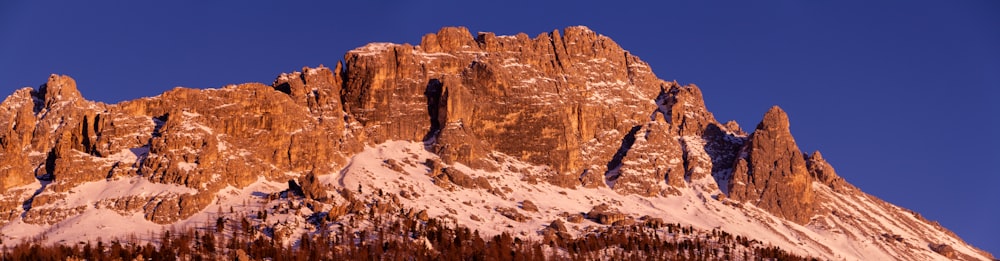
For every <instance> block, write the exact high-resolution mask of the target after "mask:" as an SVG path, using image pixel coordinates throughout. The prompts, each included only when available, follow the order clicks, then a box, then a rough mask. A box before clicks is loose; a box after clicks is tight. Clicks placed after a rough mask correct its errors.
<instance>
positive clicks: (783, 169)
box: [729, 106, 814, 224]
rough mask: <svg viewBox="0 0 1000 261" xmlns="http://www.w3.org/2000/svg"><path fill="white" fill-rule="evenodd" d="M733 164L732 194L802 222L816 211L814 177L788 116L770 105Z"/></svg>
mask: <svg viewBox="0 0 1000 261" xmlns="http://www.w3.org/2000/svg"><path fill="white" fill-rule="evenodd" d="M743 151H744V153H745V154H746V156H745V157H742V158H740V159H739V160H738V161H737V163H736V166H735V167H734V171H733V177H732V180H731V183H730V184H729V193H730V195H729V196H730V197H731V198H733V199H734V200H738V201H744V202H749V203H751V204H754V205H757V206H758V207H760V208H763V209H765V210H767V211H770V212H771V213H774V214H776V215H778V216H780V217H784V218H786V219H788V220H792V221H794V222H796V223H799V224H806V223H808V222H809V218H810V217H811V216H812V213H813V205H814V200H813V191H812V187H811V185H812V181H813V179H812V177H811V176H810V174H809V173H810V172H809V170H808V168H807V167H806V160H805V158H804V157H803V155H802V152H800V151H799V148H798V146H797V145H796V144H795V140H794V139H793V138H792V136H791V132H790V131H789V123H788V115H787V114H785V111H783V110H782V109H781V108H778V106H774V107H771V109H770V110H768V111H767V114H765V115H764V120H763V121H761V123H760V124H758V125H757V129H756V130H754V132H753V135H751V137H750V140H749V142H748V143H747V144H746V146H745V147H744V148H743Z"/></svg>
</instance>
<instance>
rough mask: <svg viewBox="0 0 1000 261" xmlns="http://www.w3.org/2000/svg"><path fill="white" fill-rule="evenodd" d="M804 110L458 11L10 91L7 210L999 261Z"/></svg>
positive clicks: (121, 227) (3, 208)
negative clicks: (219, 62) (408, 33)
mask: <svg viewBox="0 0 1000 261" xmlns="http://www.w3.org/2000/svg"><path fill="white" fill-rule="evenodd" d="M83 90H86V88H83ZM750 109H753V108H750ZM790 122H791V121H790V119H789V116H788V115H787V114H786V113H785V111H784V110H782V109H781V108H779V107H777V106H774V107H772V108H770V109H769V110H768V111H767V112H766V113H765V114H764V116H763V120H762V121H761V122H760V123H759V124H758V125H757V127H756V128H755V129H754V130H752V132H750V133H747V132H745V131H744V130H742V129H740V127H739V125H738V124H736V123H735V122H728V123H720V122H718V121H716V119H715V117H714V116H713V115H712V113H711V112H710V111H709V110H708V108H706V106H705V102H704V100H703V97H702V93H701V91H700V89H699V87H697V86H695V85H680V84H678V83H677V82H667V81H664V80H661V79H659V78H658V77H657V76H656V75H655V74H654V73H653V71H652V69H651V68H650V67H649V65H648V64H646V63H645V62H643V61H642V60H640V59H639V58H638V57H637V56H635V55H633V54H632V53H630V52H628V51H626V50H624V49H622V48H621V47H619V46H618V44H616V43H615V42H614V41H612V40H611V39H610V38H608V37H606V36H603V35H600V34H598V33H596V32H594V31H591V30H590V29H588V28H586V27H583V26H575V27H568V28H565V29H564V30H562V31H559V30H555V31H552V32H548V33H542V34H539V35H537V36H535V37H529V36H528V35H526V34H523V33H521V34H517V35H513V36H497V35H494V34H493V33H483V32H481V33H478V34H475V35H473V34H471V33H470V32H469V31H468V30H467V29H466V28H462V27H447V28H443V29H441V30H440V31H439V32H437V33H436V34H427V35H425V36H424V37H423V38H422V39H421V41H420V44H419V45H416V46H413V45H410V44H393V43H371V44H368V45H365V46H363V47H360V48H357V49H354V50H351V51H349V52H347V54H346V55H345V56H344V58H343V60H342V62H338V63H337V64H336V66H335V67H333V68H332V69H331V68H328V67H324V66H319V67H317V68H303V69H302V71H301V72H293V73H285V74H281V75H280V76H278V77H277V79H276V80H275V81H274V82H273V83H271V84H270V85H268V84H261V83H246V84H238V85H229V86H225V87H222V88H219V89H188V88H176V89H173V90H171V91H168V92H165V93H163V94H160V95H158V96H155V97H148V98H141V99H136V100H131V101H125V102H121V103H118V104H103V103H99V102H93V101H88V100H86V99H84V98H83V96H82V95H81V94H80V92H79V91H78V90H77V86H76V83H75V82H74V81H73V79H72V78H70V77H68V76H60V75H53V76H52V77H50V78H49V80H48V82H47V83H46V84H45V85H42V87H41V88H39V89H38V90H34V89H32V88H24V89H21V90H18V91H16V92H15V93H14V94H11V95H10V96H8V97H7V98H6V99H5V100H4V101H3V103H2V104H0V189H2V193H3V196H2V197H0V225H2V226H3V228H2V239H3V243H4V244H16V243H17V242H19V241H21V240H28V239H32V238H36V237H38V236H43V237H44V240H43V241H44V242H45V243H64V242H70V243H72V242H78V241H83V240H94V239H97V238H99V237H104V239H108V238H109V237H118V238H124V237H126V236H129V235H134V234H142V233H146V232H148V231H152V232H159V231H163V230H168V229H183V228H196V227H204V226H208V225H206V222H207V220H213V222H214V220H216V219H218V220H220V221H219V222H223V221H222V220H238V219H240V217H242V221H243V222H246V223H244V224H245V225H246V226H247V229H248V230H255V231H259V233H255V234H254V235H256V237H262V238H271V239H272V240H275V241H276V242H281V243H285V244H287V245H296V243H295V242H299V241H301V240H302V239H301V238H300V237H299V236H297V235H298V234H305V235H306V236H308V235H310V234H312V235H316V234H318V233H320V232H318V231H328V230H330V231H334V230H333V228H338V227H339V228H340V229H343V228H344V227H351V228H352V229H354V230H364V229H366V228H371V227H373V226H376V224H378V223H377V222H375V221H374V219H376V217H377V219H378V220H382V219H411V220H414V219H415V220H420V221H421V222H427V220H429V219H440V220H445V221H447V222H448V223H449V224H453V225H455V226H461V227H467V228H471V229H475V230H477V231H478V232H477V234H478V233H483V234H485V235H487V236H489V235H499V234H504V235H507V234H513V235H516V236H517V237H518V238H519V239H521V238H523V239H524V240H539V241H545V240H555V239H570V238H581V237H585V236H586V235H588V234H593V233H601V232H600V231H602V229H608V228H611V227H621V226H625V227H627V226H641V225H636V224H659V223H664V222H665V223H670V224H679V225H680V226H685V227H688V226H689V227H691V229H693V230H698V231H712V232H711V233H712V234H715V232H716V231H725V232H726V233H728V234H733V235H739V236H740V237H741V238H743V239H753V240H754V242H756V243H755V244H759V245H761V246H773V247H777V248H780V249H782V250H784V251H788V252H789V253H792V254H795V255H799V256H805V257H818V258H822V259H836V260H841V259H848V260H862V259H865V260H872V259H910V260H931V259H948V258H953V259H965V260H989V259H992V258H993V257H992V256H991V255H990V254H989V253H986V252H984V251H982V250H979V249H977V248H975V247H973V246H971V245H969V244H967V243H965V242H964V241H962V240H961V239H960V238H958V237H957V236H956V235H954V234H953V233H951V232H950V231H948V230H947V229H945V228H943V227H941V226H940V225H938V224H937V223H936V222H932V221H928V220H925V219H923V218H922V217H921V216H920V215H919V214H917V213H914V212H912V211H909V210H906V209H903V208H900V207H898V206H895V205H892V204H889V203H886V202H884V201H882V200H880V199H878V198H876V197H873V196H871V195H868V194H865V193H863V192H862V191H860V190H859V189H858V188H856V187H854V186H852V185H850V184H849V183H847V182H846V181H845V180H843V179H842V178H840V177H839V176H838V175H837V174H836V173H835V171H834V169H833V167H832V166H830V164H829V163H827V161H826V160H825V159H824V158H823V156H822V155H821V154H820V153H819V152H814V153H813V154H811V155H807V154H804V153H803V152H802V151H800V150H799V148H798V146H797V145H796V143H795V140H794V138H793V137H792V134H791V126H792V124H791V123H790ZM248 216H249V217H250V218H247V217H248ZM268 217H270V218H268ZM557 224H558V225H557ZM220 226H221V225H220ZM647 227H654V228H655V227H658V226H653V225H650V226H647ZM653 233H660V234H662V236H663V240H684V239H690V238H685V236H682V235H680V234H679V233H674V232H672V230H669V231H668V230H655V229H654V232H653ZM705 233H708V232H705ZM401 234H402V233H401ZM660 234H657V235H658V236H659V235H660ZM406 237H408V238H410V239H413V240H419V239H420V236H417V235H412V236H406ZM695 237H697V236H695ZM361 240H362V241H363V240H365V239H363V238H362V239H361ZM424 240H426V239H424ZM714 242H715V244H720V245H721V244H722V241H714ZM747 246H749V244H744V247H747ZM549 251H550V252H551V253H552V254H553V255H556V256H564V257H565V256H568V255H569V254H567V253H568V252H571V251H570V250H568V249H560V248H553V249H550V250H549ZM621 251H626V250H621Z"/></svg>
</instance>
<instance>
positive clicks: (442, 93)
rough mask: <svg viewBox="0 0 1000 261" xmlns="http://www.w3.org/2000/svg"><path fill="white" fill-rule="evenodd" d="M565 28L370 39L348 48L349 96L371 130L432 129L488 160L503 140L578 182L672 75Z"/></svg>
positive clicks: (447, 142) (601, 162)
mask: <svg viewBox="0 0 1000 261" xmlns="http://www.w3.org/2000/svg"><path fill="white" fill-rule="evenodd" d="M564 33H565V35H562V34H561V33H560V32H559V31H553V32H551V33H544V34H540V35H538V36H537V37H535V38H529V37H528V36H527V35H525V34H518V35H516V36H499V37H498V36H495V35H494V34H492V33H480V34H478V35H477V36H475V37H473V35H472V34H470V33H469V32H468V30H467V29H465V28H461V27H457V28H444V29H441V31H439V32H438V33H437V34H428V35H426V36H424V37H423V39H422V40H421V44H420V45H419V46H410V45H405V44H404V45H395V44H369V45H367V46H365V47H363V48H359V49H355V50H353V51H351V52H349V53H348V54H347V55H346V56H345V65H344V66H345V80H346V86H345V91H344V100H345V107H346V108H347V110H348V111H349V112H350V113H351V114H352V115H354V116H355V117H356V119H357V120H358V122H359V123H360V125H361V126H362V128H363V133H364V134H363V135H365V136H366V137H369V138H368V139H366V141H367V142H370V143H379V142H382V141H385V140H389V139H399V140H412V141H417V140H432V139H433V140H434V141H436V142H435V143H434V144H433V146H434V148H435V149H434V150H435V152H438V153H439V154H441V155H442V156H443V157H444V158H446V159H449V160H457V161H458V162H462V163H466V164H469V165H474V166H481V167H485V166H484V165H485V164H483V163H480V162H476V161H478V159H482V158H483V157H484V156H486V155H485V152H486V151H497V152H501V153H504V154H508V155H513V156H516V157H519V158H521V159H523V160H526V161H528V162H532V163H535V164H540V165H548V166H551V167H552V168H553V170H554V171H555V173H556V174H555V175H557V177H552V179H551V180H553V181H555V183H560V184H563V185H566V186H574V185H575V184H579V181H577V179H578V177H579V176H580V175H581V174H582V173H584V172H594V173H604V172H606V171H607V167H606V166H607V162H608V159H609V158H610V157H611V155H613V154H614V153H615V152H616V150H615V148H613V147H614V146H616V144H608V143H603V142H599V141H598V139H600V138H601V137H602V136H606V135H611V136H615V137H614V138H613V139H616V140H619V139H621V138H622V136H621V135H623V134H625V133H627V132H628V131H629V130H630V129H631V128H633V127H635V126H640V125H642V124H643V123H645V122H647V121H649V115H650V114H651V113H653V112H654V111H656V110H657V107H656V104H655V103H654V99H655V97H656V95H657V94H658V93H659V92H660V90H661V88H662V86H663V85H665V83H664V82H663V81H661V80H659V79H657V78H656V77H655V75H653V74H652V72H651V71H650V69H649V67H648V66H647V65H646V64H645V63H644V62H642V61H641V60H639V59H638V58H636V57H635V56H632V55H631V54H629V53H628V52H627V51H624V50H623V49H621V47H619V46H618V45H617V44H615V43H614V41H612V40H611V39H609V38H607V37H605V36H602V35H599V34H597V33H595V32H593V31H590V30H589V29H587V28H586V27H570V28H566V29H565V30H564ZM376 108H377V109H376ZM512 141H516V142H512Z"/></svg>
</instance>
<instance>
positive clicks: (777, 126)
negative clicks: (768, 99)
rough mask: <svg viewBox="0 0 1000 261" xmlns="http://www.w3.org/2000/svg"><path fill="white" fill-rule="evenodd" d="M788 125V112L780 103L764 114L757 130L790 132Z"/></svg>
mask: <svg viewBox="0 0 1000 261" xmlns="http://www.w3.org/2000/svg"><path fill="white" fill-rule="evenodd" d="M788 125H789V124H788V114H787V113H785V110H782V109H781V107H778V105H774V106H771V109H768V110H767V113H765V114H764V119H763V120H761V121H760V124H757V130H766V131H783V132H789V130H788Z"/></svg>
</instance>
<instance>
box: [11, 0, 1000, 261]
mask: <svg viewBox="0 0 1000 261" xmlns="http://www.w3.org/2000/svg"><path fill="white" fill-rule="evenodd" d="M147 2H153V1H109V2H101V3H92V1H3V2H0V97H3V96H6V95H8V94H10V93H12V92H13V91H14V90H15V89H17V88H20V87H24V86H34V87H37V86H38V85H40V84H42V83H44V81H45V80H46V79H47V77H48V75H49V74H50V73H60V74H68V75H71V76H73V77H74V78H76V79H77V82H78V85H79V88H80V90H81V92H83V95H84V96H85V97H86V98H88V99H91V100H97V101H103V102H108V103H115V102H118V101H122V100H126V99H134V98H138V97H142V96H153V95H157V94H159V93H161V92H163V91H165V90H168V89H170V88H173V87H175V86H186V87H219V86H223V85H225V84H230V83H243V82H253V81H257V82H264V83H270V82H271V81H272V80H273V79H274V78H275V76H277V75H278V74H280V73H282V72H290V71H293V70H298V69H300V68H301V67H302V66H316V65H318V64H326V65H328V66H332V65H334V64H336V63H337V61H338V60H341V59H342V57H343V54H344V53H345V52H346V51H347V50H350V49H352V48H354V47H358V46H361V45H364V44H365V43H368V42H376V41H377V42H397V43H403V42H408V43H414V44H417V43H419V41H420V37H421V36H422V35H423V34H425V33H430V32H436V31H437V30H438V29H439V28H440V27H442V26H450V25H462V26H466V27H468V28H469V29H470V30H471V31H473V32H476V31H491V32H496V33H498V34H515V33H518V32H526V33H528V34H529V35H532V36H534V35H537V34H538V33H541V32H546V31H551V30H553V29H561V28H564V27H566V26H570V25H581V24H582V25H587V26H589V27H590V28H591V29H593V30H595V31H597V32H598V33H601V34H604V35H607V36H610V37H611V38H612V39H614V40H615V41H616V42H618V44H620V45H621V46H622V47H624V48H625V49H627V50H629V51H631V52H632V53H633V54H635V55H638V56H639V57H641V58H642V59H643V60H645V61H646V62H648V63H649V64H650V65H651V66H652V68H653V70H654V72H655V73H656V74H657V75H658V76H659V77H660V78H663V79H665V80H674V79H676V80H678V81H679V82H681V83H682V84H683V83H695V84H697V85H698V86H700V87H701V88H702V90H703V92H704V94H705V100H706V103H707V104H708V106H709V109H710V110H711V111H712V112H714V113H715V115H716V118H718V119H719V120H720V121H726V120H730V119H735V120H737V121H738V122H739V123H740V124H741V125H742V126H743V127H744V128H745V129H748V130H751V129H752V128H753V126H755V125H756V124H757V122H758V121H759V120H760V118H761V117H762V115H763V114H764V112H765V111H767V109H768V108H769V107H770V106H771V105H774V104H777V105H780V106H781V107H782V108H784V109H785V111H787V112H788V114H789V116H790V118H791V123H792V133H793V134H794V135H795V138H796V140H797V142H798V144H799V146H800V148H802V149H803V150H805V151H813V150H817V149H818V150H821V151H822V152H823V155H824V156H825V157H826V158H827V159H828V160H829V161H830V162H831V163H832V164H833V165H834V167H835V168H836V169H837V171H838V173H839V174H840V175H841V176H843V177H844V178H845V179H847V180H848V181H849V182H851V183H853V184H855V185H857V186H858V187H860V188H861V189H862V190H864V191H866V192H868V193H871V194H874V195H876V196H878V197H881V198H883V199H885V200H888V201H889V202H892V203H895V204H898V205H900V206H903V207H905V208H910V209H913V210H916V211H918V212H920V213H922V214H923V215H924V216H925V217H927V218H929V219H931V220H938V221H940V222H941V223H942V224H943V225H944V226H946V227H948V228H949V229H952V230H953V231H955V232H956V233H957V234H958V235H960V236H962V237H963V238H965V239H966V240H967V241H969V242H971V243H972V244H974V245H976V246H978V247H980V248H984V249H986V250H988V251H990V252H992V253H994V254H1000V239H998V238H1000V236H998V235H1000V226H998V223H1000V222H998V220H1000V216H998V214H1000V203H998V201H997V200H998V199H1000V197H998V196H997V186H998V185H1000V178H998V174H1000V170H998V168H997V166H998V163H1000V152H998V150H997V148H998V146H1000V138H998V137H997V135H998V134H1000V127H998V125H1000V124H998V123H1000V121H998V119H1000V117H998V116H997V115H998V113H1000V106H998V105H997V104H998V103H997V100H998V98H1000V95H998V92H1000V88H998V87H1000V86H998V85H1000V1H989V0H987V1H888V2H881V3H872V2H875V1H768V2H767V3H758V2H762V1H684V2H681V3H660V4H655V5H651V4H639V3H632V2H629V1H599V2H593V3H590V2H580V1H573V2H568V3H550V2H549V1H526V2H514V1H504V2H484V3H487V4H486V5H483V4H479V3H470V2H478V1H453V2H433V3H430V2H428V3H411V2H409V1H346V2H366V3H320V2H294V3H292V2H280V3H279V2H277V1H275V2H274V3H272V2H260V3H246V2H244V1H239V2H229V3H222V1H164V2H170V3H160V4H150V3H147ZM204 2H211V3H204ZM328 2H342V1H328ZM414 2H416V1H414ZM657 2H660V1H657ZM750 2H754V3H750Z"/></svg>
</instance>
